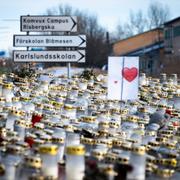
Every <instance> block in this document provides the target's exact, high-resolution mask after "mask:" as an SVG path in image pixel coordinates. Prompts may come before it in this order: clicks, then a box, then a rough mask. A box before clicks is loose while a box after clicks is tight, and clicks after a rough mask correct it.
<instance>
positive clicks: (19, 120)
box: [15, 119, 26, 128]
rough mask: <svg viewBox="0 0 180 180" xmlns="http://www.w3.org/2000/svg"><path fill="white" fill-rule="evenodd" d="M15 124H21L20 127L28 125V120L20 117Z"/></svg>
mask: <svg viewBox="0 0 180 180" xmlns="http://www.w3.org/2000/svg"><path fill="white" fill-rule="evenodd" d="M15 125H17V126H20V127H24V128H25V127H26V121H25V120H22V119H18V120H16V121H15Z"/></svg>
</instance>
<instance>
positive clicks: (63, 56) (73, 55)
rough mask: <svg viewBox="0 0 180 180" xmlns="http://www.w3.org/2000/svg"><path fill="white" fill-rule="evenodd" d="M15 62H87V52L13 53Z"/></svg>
mask: <svg viewBox="0 0 180 180" xmlns="http://www.w3.org/2000/svg"><path fill="white" fill-rule="evenodd" d="M13 58H14V61H15V62H78V63H83V62H85V50H78V51H18V50H16V51H13Z"/></svg>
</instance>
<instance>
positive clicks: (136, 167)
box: [127, 146, 146, 180]
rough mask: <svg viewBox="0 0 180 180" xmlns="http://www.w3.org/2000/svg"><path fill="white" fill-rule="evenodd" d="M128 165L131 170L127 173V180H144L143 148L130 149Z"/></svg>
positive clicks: (144, 158) (144, 160)
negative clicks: (130, 166)
mask: <svg viewBox="0 0 180 180" xmlns="http://www.w3.org/2000/svg"><path fill="white" fill-rule="evenodd" d="M130 164H131V165H132V166H133V170H132V171H131V172H130V173H128V175H127V179H128V180H132V179H133V180H144V179H145V167H146V156H145V147H143V146H134V147H133V148H132V153H131V156H130Z"/></svg>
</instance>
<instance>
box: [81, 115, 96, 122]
mask: <svg viewBox="0 0 180 180" xmlns="http://www.w3.org/2000/svg"><path fill="white" fill-rule="evenodd" d="M81 121H82V122H86V123H96V116H82V117H81Z"/></svg>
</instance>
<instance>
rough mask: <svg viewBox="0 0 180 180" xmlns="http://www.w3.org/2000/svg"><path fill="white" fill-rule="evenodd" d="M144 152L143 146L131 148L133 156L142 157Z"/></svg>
mask: <svg viewBox="0 0 180 180" xmlns="http://www.w3.org/2000/svg"><path fill="white" fill-rule="evenodd" d="M145 150H146V148H145V147H144V146H136V145H135V146H133V147H132V152H133V153H135V154H139V155H144V154H145Z"/></svg>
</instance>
